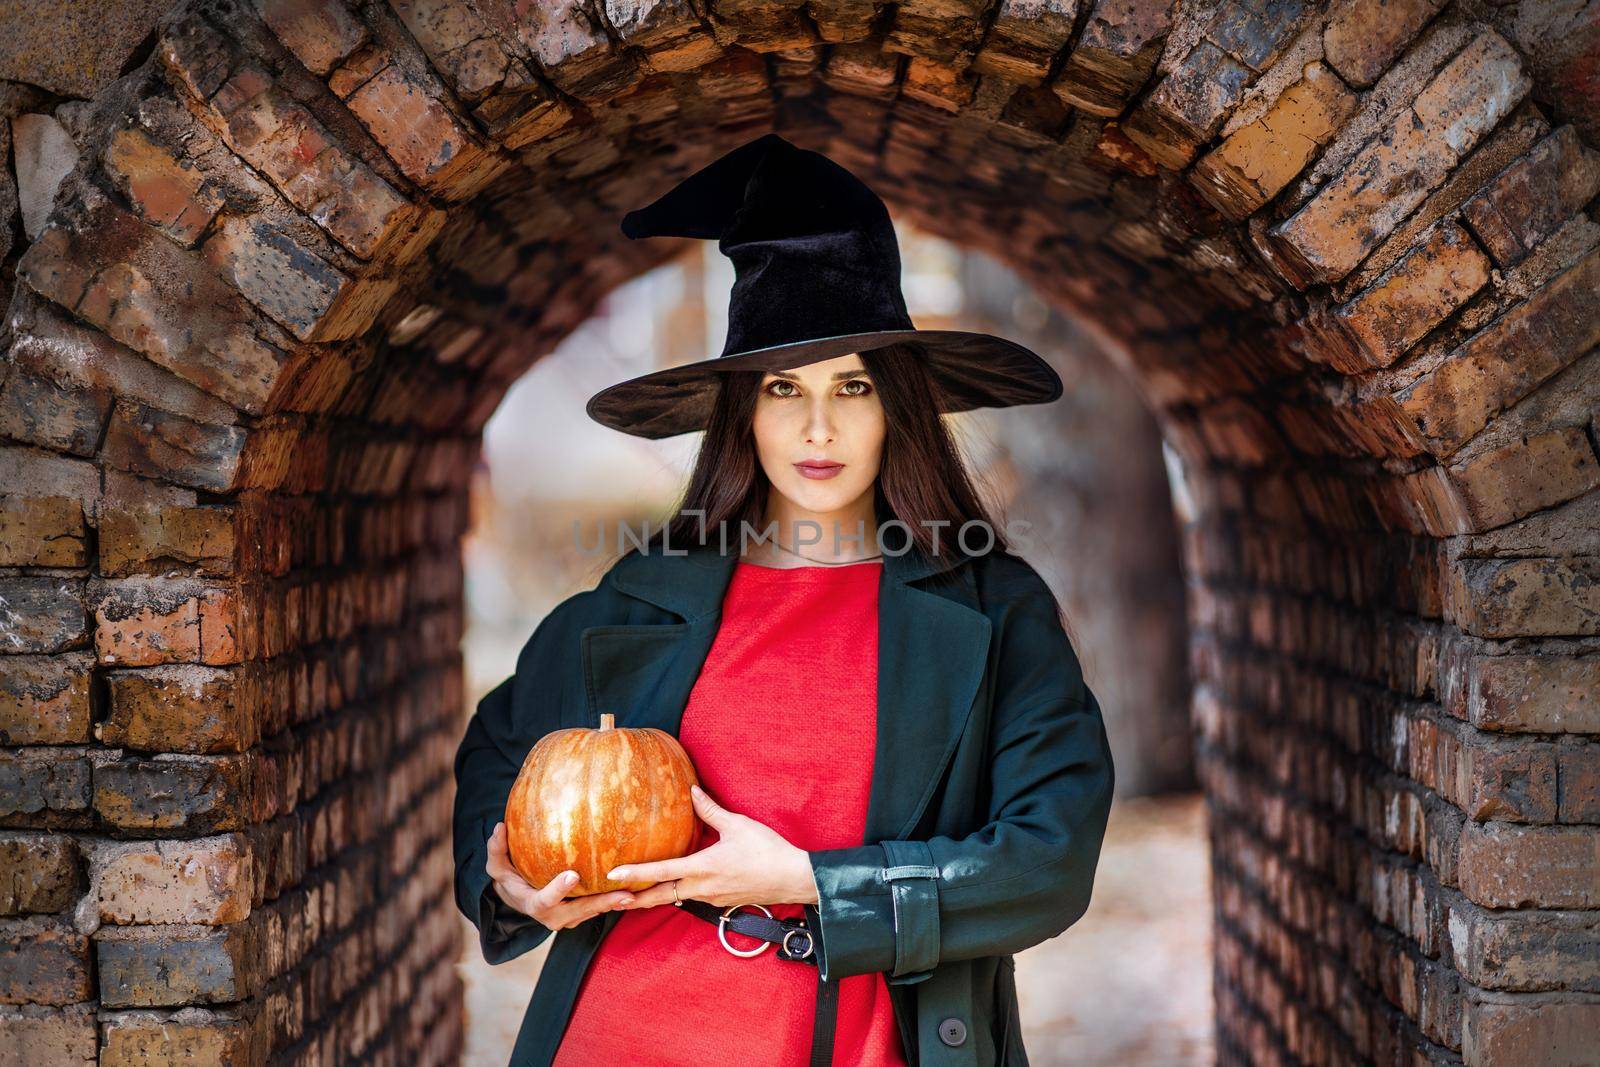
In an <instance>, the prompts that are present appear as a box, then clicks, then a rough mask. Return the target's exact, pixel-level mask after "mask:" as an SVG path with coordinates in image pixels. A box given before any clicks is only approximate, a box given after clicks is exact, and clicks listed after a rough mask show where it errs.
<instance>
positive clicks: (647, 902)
mask: <svg viewBox="0 0 1600 1067" xmlns="http://www.w3.org/2000/svg"><path fill="white" fill-rule="evenodd" d="M675 899H676V898H674V897H673V895H672V883H671V882H657V883H656V884H655V885H653V886H651V887H650V888H648V889H636V890H634V891H633V903H632V904H629V905H628V910H629V911H637V910H638V909H639V908H653V907H655V906H656V905H657V904H671V903H673V901H674V900H675Z"/></svg>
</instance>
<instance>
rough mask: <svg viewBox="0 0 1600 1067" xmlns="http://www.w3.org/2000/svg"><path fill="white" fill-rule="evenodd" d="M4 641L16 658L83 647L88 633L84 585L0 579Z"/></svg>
mask: <svg viewBox="0 0 1600 1067" xmlns="http://www.w3.org/2000/svg"><path fill="white" fill-rule="evenodd" d="M0 601H3V602H4V603H5V605H6V613H5V614H4V615H3V616H0V640H3V641H4V642H5V646H6V651H7V652H9V653H11V654H13V655H15V654H20V653H28V652H63V651H66V650H67V649H70V648H81V647H83V642H84V638H85V636H86V635H87V633H88V631H87V628H86V623H87V618H86V616H85V615H84V610H83V581H82V580H81V579H72V578H47V577H17V578H7V577H0Z"/></svg>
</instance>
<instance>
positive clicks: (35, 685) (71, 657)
mask: <svg viewBox="0 0 1600 1067" xmlns="http://www.w3.org/2000/svg"><path fill="white" fill-rule="evenodd" d="M93 665H94V654H93V653H91V652H87V651H82V652H58V653H56V654H54V655H50V656H3V657H0V745H75V744H83V743H85V742H87V741H88V740H89V720H90V717H91V714H92V709H91V698H90V691H89V679H90V671H91V668H92V667H93Z"/></svg>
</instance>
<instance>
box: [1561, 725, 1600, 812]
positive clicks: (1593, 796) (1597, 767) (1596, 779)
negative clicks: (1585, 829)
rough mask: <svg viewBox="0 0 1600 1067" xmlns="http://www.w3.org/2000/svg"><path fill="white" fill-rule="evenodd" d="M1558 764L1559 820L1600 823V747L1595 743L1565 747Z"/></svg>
mask: <svg viewBox="0 0 1600 1067" xmlns="http://www.w3.org/2000/svg"><path fill="white" fill-rule="evenodd" d="M1556 765H1557V775H1558V780H1559V782H1560V787H1561V788H1560V797H1559V798H1558V803H1559V806H1560V821H1561V822H1565V823H1591V824H1592V823H1600V750H1597V748H1596V746H1595V745H1594V744H1593V743H1592V742H1591V743H1584V744H1581V745H1579V746H1578V747H1576V748H1563V749H1561V750H1560V752H1559V753H1557V756H1556Z"/></svg>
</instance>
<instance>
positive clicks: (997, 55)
mask: <svg viewBox="0 0 1600 1067" xmlns="http://www.w3.org/2000/svg"><path fill="white" fill-rule="evenodd" d="M1077 14H1078V0H1044V2H1042V3H1041V2H1037V0H1033V2H1026V0H1025V2H1018V0H1003V2H1002V3H1001V4H1000V5H999V6H998V8H997V10H996V12H995V16H994V20H993V21H992V22H990V24H989V32H988V33H987V34H986V35H985V36H984V39H983V46H982V47H981V48H979V49H978V53H977V55H975V56H973V58H972V69H973V70H975V71H977V72H979V73H981V74H998V75H1001V76H1002V77H1005V78H1008V79H1009V80H1011V81H1014V82H1017V83H1018V84H1021V85H1037V84H1039V83H1040V82H1042V81H1043V80H1044V78H1045V75H1046V74H1048V73H1049V71H1050V64H1051V61H1052V60H1053V59H1055V56H1056V53H1057V52H1059V51H1060V50H1061V49H1062V47H1063V46H1065V45H1066V43H1067V41H1068V39H1069V38H1070V37H1071V36H1072V25H1073V20H1074V19H1075V18H1076V17H1077Z"/></svg>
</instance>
